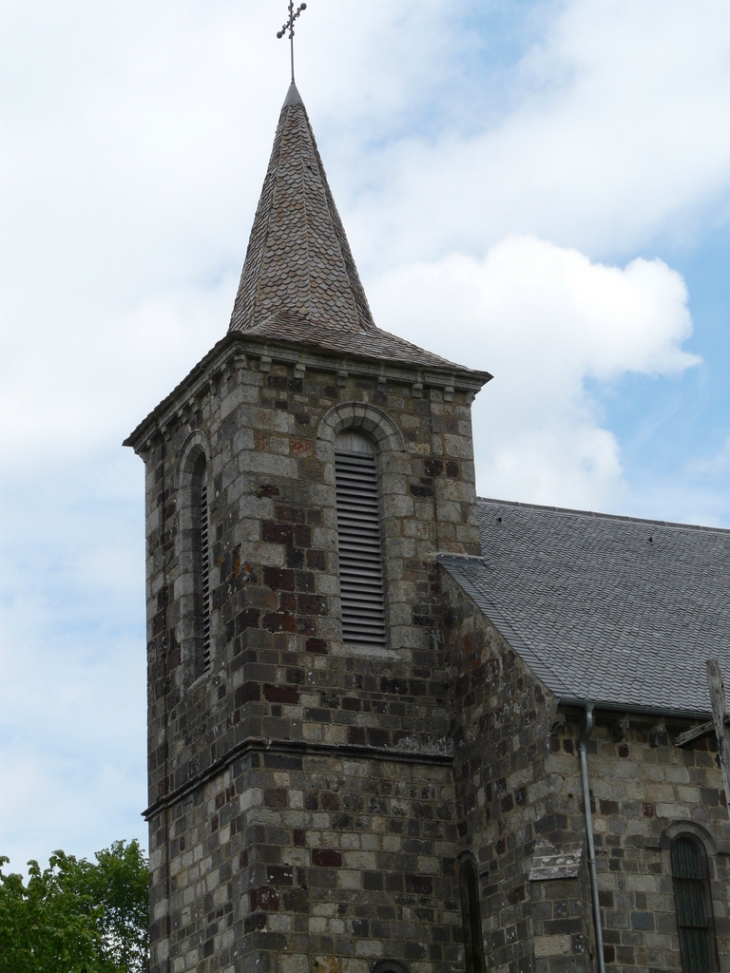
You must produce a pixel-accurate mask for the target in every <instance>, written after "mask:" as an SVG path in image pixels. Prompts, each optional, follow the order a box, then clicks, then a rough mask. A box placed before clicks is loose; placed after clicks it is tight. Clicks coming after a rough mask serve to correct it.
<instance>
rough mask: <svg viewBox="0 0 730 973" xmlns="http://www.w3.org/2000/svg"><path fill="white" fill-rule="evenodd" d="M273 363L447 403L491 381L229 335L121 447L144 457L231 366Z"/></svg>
mask: <svg viewBox="0 0 730 973" xmlns="http://www.w3.org/2000/svg"><path fill="white" fill-rule="evenodd" d="M274 362H276V363H283V364H288V365H293V366H294V368H295V370H297V371H298V372H299V375H300V377H302V376H304V374H305V373H306V370H307V369H308V368H309V369H316V370H318V371H330V372H332V373H333V380H334V382H335V383H336V384H338V385H344V384H345V382H346V381H347V378H348V376H349V375H355V376H358V377H362V378H372V379H376V380H377V381H378V382H379V383H381V384H386V383H388V382H393V383H396V384H401V385H409V386H411V389H412V393H413V395H414V396H421V395H423V392H424V390H425V389H427V388H437V389H441V390H442V391H443V394H444V398H445V399H446V400H447V401H449V399H450V398H452V397H453V395H454V392H455V391H459V392H466V393H468V394H470V395H471V396H472V397H473V396H475V395H476V394H477V392H479V390H480V389H481V388H482V387H483V386H484V385H486V383H487V382H488V381H489V380H490V379H491V378H492V376H491V375H490V374H489V373H488V372H480V371H472V370H468V369H458V368H455V369H453V370H449V369H445V368H443V369H442V368H435V367H428V366H426V367H424V366H421V365H412V364H408V363H406V362H398V361H389V360H384V359H376V358H370V357H368V356H365V355H355V354H342V353H341V352H334V351H332V352H330V351H327V350H326V349H323V348H310V347H307V346H303V345H302V344H300V343H298V342H296V343H295V342H289V341H285V340H277V341H272V340H271V339H270V338H263V337H261V336H259V335H252V334H247V333H246V332H229V333H228V334H227V335H226V336H225V337H224V338H222V339H221V340H220V341H219V342H218V343H217V344H215V345H214V346H213V348H211V350H210V351H209V352H208V353H207V355H205V356H204V357H203V358H202V359H201V361H200V362H198V364H197V365H196V366H195V367H194V368H193V369H192V371H190V372H189V373H188V375H187V376H186V377H185V378H184V379H183V380H182V382H180V384H179V385H178V386H177V387H176V388H175V389H173V391H172V392H171V393H170V394H169V395H168V396H167V397H166V398H164V399H163V400H162V402H160V404H159V405H158V406H157V407H156V408H155V409H153V410H152V412H150V414H149V415H148V416H147V417H146V418H145V419H143V420H142V422H141V423H140V424H139V425H138V426H137V428H136V429H135V430H134V431H133V432H132V433H131V434H130V435H129V436H128V437H127V438H126V439H125V440H124V443H123V444H122V445H124V446H131V447H132V449H134V451H135V452H136V453H139V454H141V455H144V453H145V452H146V450H147V449H148V448H149V444H150V442H151V440H152V439H154V438H155V437H156V436H157V435H160V434H163V435H164V431H165V429H166V428H167V427H169V426H171V425H172V424H174V423H175V421H176V419H177V418H178V416H179V414H180V412H181V411H182V410H183V409H185V408H186V407H187V406H188V405H189V404H190V403H191V402H193V401H195V400H197V399H199V398H200V397H201V396H203V395H204V394H205V393H206V392H207V390H208V389H209V388H210V387H211V386H213V387H215V385H216V384H217V383H218V382H219V381H220V380H221V378H222V377H223V375H224V374H226V373H230V371H231V369H235V368H242V369H248V368H252V369H254V370H257V371H261V372H267V371H269V370H270V369H271V365H272V364H273V363H274Z"/></svg>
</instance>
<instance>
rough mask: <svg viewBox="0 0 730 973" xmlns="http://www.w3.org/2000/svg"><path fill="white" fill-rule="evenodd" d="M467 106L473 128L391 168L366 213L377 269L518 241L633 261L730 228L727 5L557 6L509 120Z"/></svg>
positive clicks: (635, 1) (400, 151)
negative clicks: (703, 227)
mask: <svg viewBox="0 0 730 973" xmlns="http://www.w3.org/2000/svg"><path fill="white" fill-rule="evenodd" d="M461 97H462V98H463V99H465V100H466V104H465V106H464V105H462V106H459V107H460V108H461V110H462V111H463V110H464V108H465V107H470V108H471V113H472V125H471V128H470V129H466V128H465V127H464V126H463V125H462V127H461V128H460V129H457V128H456V127H455V126H454V127H451V128H449V129H446V130H444V131H442V132H441V133H440V134H439V135H438V136H437V137H435V138H430V139H429V138H416V137H409V138H405V139H403V140H402V141H401V143H400V144H398V145H396V146H393V147H392V149H391V151H390V153H389V155H388V156H387V163H381V168H380V169H379V171H380V172H381V173H382V174H383V175H382V187H381V188H382V199H378V197H377V195H375V194H372V195H371V194H365V196H364V198H363V200H362V209H363V212H362V213H361V214H360V220H362V221H363V222H364V223H366V225H367V227H368V232H369V233H370V234H371V235H372V249H371V250H370V251H369V254H370V259H372V260H373V262H374V263H377V266H378V267H381V268H382V267H384V266H388V265H392V264H393V263H394V262H401V261H406V260H410V259H434V258H436V257H438V256H440V255H443V253H444V252H447V251H449V250H457V249H458V250H463V251H465V252H468V253H476V254H481V253H484V252H485V250H486V248H487V247H488V246H491V245H493V244H494V243H496V242H498V241H499V240H500V239H502V238H504V237H505V236H507V235H508V234H511V233H521V234H535V235H537V236H540V237H543V238H547V239H551V240H553V241H554V242H557V243H560V244H562V245H567V246H573V247H577V248H578V249H580V250H582V251H584V252H586V253H589V254H590V255H591V256H594V257H596V256H598V257H601V256H603V255H606V254H608V255H613V254H616V253H623V254H626V253H630V252H631V251H632V250H633V251H634V252H635V249H636V248H638V247H643V246H646V245H650V244H651V241H652V240H655V239H656V238H657V236H658V235H660V234H665V235H666V234H670V235H674V236H677V235H682V236H686V235H688V234H689V235H691V234H692V232H693V231H694V230H696V229H697V227H698V225H699V221H700V220H704V221H707V220H708V219H715V218H722V219H726V218H727V212H728V209H727V202H728V193H729V191H730V127H728V126H727V125H726V124H724V121H723V119H724V114H725V110H726V109H725V106H726V105H727V104H728V100H730V6H728V4H727V3H725V2H724V0H705V2H703V3H701V4H688V3H687V2H686V0H594V2H591V3H586V2H583V0H567V2H564V3H561V4H554V5H552V17H551V18H550V19H549V20H548V21H547V29H546V31H545V32H544V33H543V34H542V36H541V37H540V39H539V41H538V42H536V43H535V44H534V46H533V47H532V48H531V49H530V50H529V51H528V52H527V53H526V54H525V56H524V57H523V58H522V60H521V62H520V64H519V66H518V68H517V69H516V70H515V72H514V73H513V74H512V75H511V77H510V81H509V82H508V85H507V92H506V93H505V97H504V98H503V100H502V102H501V105H500V109H501V110H500V111H499V112H498V113H497V118H496V120H495V114H494V113H486V112H485V111H484V105H483V103H482V101H481V100H480V96H479V92H478V88H477V89H474V90H466V91H462V92H461ZM455 114H456V116H457V118H459V119H461V111H458V110H457V112H456V113H455ZM481 118H483V121H482V120H481ZM426 201H427V202H426ZM378 204H380V205H378ZM710 210H713V212H712V213H710Z"/></svg>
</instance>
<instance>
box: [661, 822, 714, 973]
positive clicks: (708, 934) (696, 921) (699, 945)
mask: <svg viewBox="0 0 730 973" xmlns="http://www.w3.org/2000/svg"><path fill="white" fill-rule="evenodd" d="M671 856H672V877H673V878H674V895H675V900H676V904H677V926H678V927H679V948H680V950H681V954H682V970H683V971H684V973H707V971H712V970H717V969H718V968H719V967H718V964H717V946H716V944H715V923H714V919H713V915H712V896H711V892H710V882H709V877H708V874H707V855H706V853H705V849H704V847H703V846H702V843H701V842H700V841H698V840H697V839H696V838H695V837H694V836H692V835H687V834H683V835H678V836H677V837H676V838H675V839H674V841H673V842H672V848H671Z"/></svg>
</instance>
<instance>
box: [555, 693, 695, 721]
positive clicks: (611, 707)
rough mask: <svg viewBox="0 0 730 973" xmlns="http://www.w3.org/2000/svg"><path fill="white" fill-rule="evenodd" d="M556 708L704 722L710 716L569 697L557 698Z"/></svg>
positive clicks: (692, 712)
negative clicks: (564, 707) (587, 708)
mask: <svg viewBox="0 0 730 973" xmlns="http://www.w3.org/2000/svg"><path fill="white" fill-rule="evenodd" d="M557 703H558V706H568V707H572V708H575V709H585V708H586V706H593V707H594V708H595V709H596V710H598V712H599V713H600V712H607V713H635V714H636V715H637V716H671V717H673V718H674V719H677V720H692V721H696V720H706V719H707V718H708V716H709V717H711V716H712V714H711V713H710V712H709V711H707V710H705V711H702V710H689V709H676V708H673V707H671V706H640V705H639V704H638V703H629V704H628V705H627V704H624V703H614V702H610V701H609V700H600V699H578V698H576V697H571V696H559V697H558V699H557Z"/></svg>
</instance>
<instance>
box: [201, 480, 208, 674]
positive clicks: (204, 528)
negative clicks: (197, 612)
mask: <svg viewBox="0 0 730 973" xmlns="http://www.w3.org/2000/svg"><path fill="white" fill-rule="evenodd" d="M206 472H207V471H206V470H205V469H203V474H202V479H201V484H200V595H201V602H202V604H201V622H202V624H201V635H202V638H203V659H202V662H203V671H204V672H207V670H208V669H210V553H209V546H208V545H209V538H208V533H209V531H208V484H207V482H206Z"/></svg>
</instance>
